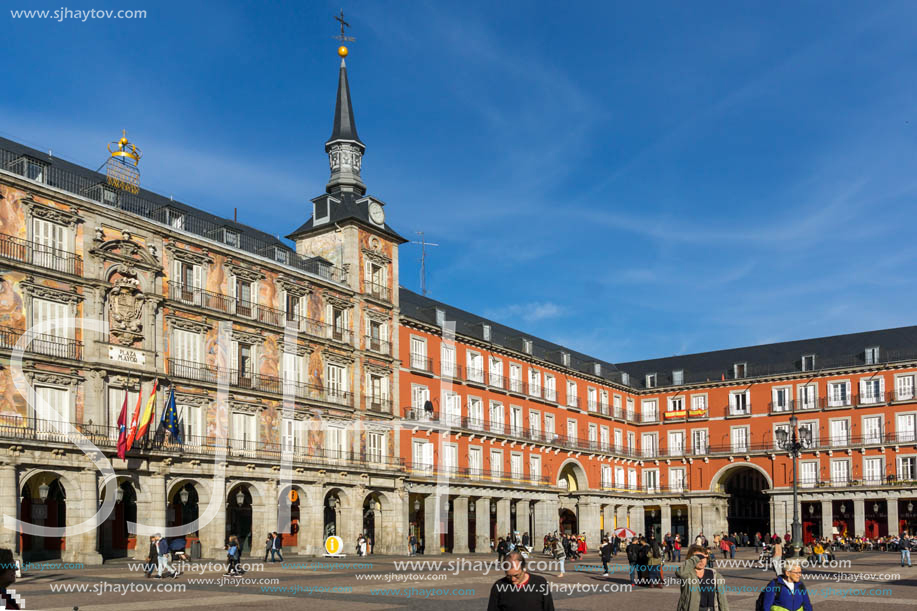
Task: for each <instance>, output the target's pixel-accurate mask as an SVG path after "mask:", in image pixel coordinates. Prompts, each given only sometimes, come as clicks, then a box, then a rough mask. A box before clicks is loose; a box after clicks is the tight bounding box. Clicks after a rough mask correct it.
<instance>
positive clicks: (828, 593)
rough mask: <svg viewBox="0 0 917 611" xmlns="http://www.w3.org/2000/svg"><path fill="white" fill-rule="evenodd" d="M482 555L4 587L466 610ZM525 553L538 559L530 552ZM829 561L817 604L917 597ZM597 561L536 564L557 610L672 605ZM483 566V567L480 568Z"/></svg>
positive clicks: (58, 574) (898, 605)
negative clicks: (562, 569)
mask: <svg viewBox="0 0 917 611" xmlns="http://www.w3.org/2000/svg"><path fill="white" fill-rule="evenodd" d="M752 556H753V554H752V552H751V551H750V550H742V551H740V553H739V554H738V556H737V560H740V561H744V562H745V563H751V559H752ZM618 559H619V560H620V559H622V556H621V555H619V556H618ZM407 560H417V561H418V562H420V563H422V562H443V565H441V567H440V568H438V569H437V568H433V567H431V566H430V565H426V566H419V565H418V566H415V567H414V568H413V569H406V568H405V567H404V566H401V565H400V563H401V562H404V561H407ZM489 560H491V558H490V557H483V556H475V555H469V556H461V557H456V556H439V557H428V558H424V557H423V556H418V557H416V558H406V557H392V556H370V557H369V558H366V559H363V558H359V557H356V556H353V557H351V556H348V557H346V558H339V559H328V558H290V557H288V558H287V559H286V561H285V562H284V563H276V564H271V563H267V564H264V565H263V566H260V567H259V566H250V567H249V570H248V572H247V573H246V574H245V575H243V576H242V577H234V578H223V577H222V574H223V569H222V568H219V567H217V566H209V567H208V566H206V565H205V564H201V563H193V564H192V565H191V566H190V567H187V571H186V572H185V574H183V575H181V576H179V577H178V578H176V579H163V580H159V579H155V578H152V579H147V578H145V577H144V575H143V574H142V573H141V572H140V571H139V569H138V568H137V567H136V566H135V565H134V564H133V563H129V562H128V561H116V562H112V563H109V564H106V565H105V566H103V567H94V568H85V569H67V570H61V569H58V568H55V567H53V566H50V565H49V566H46V567H44V569H45V570H38V568H35V569H30V570H28V571H27V573H26V574H25V575H24V576H23V577H22V578H21V579H20V580H19V582H17V583H16V584H15V585H14V586H13V589H15V590H16V591H17V592H18V593H20V594H21V595H22V596H23V597H24V601H25V608H26V609H43V610H62V611H73V609H74V608H78V609H79V610H80V611H95V610H99V611H103V610H111V611H133V610H136V609H163V608H167V609H170V608H174V609H179V608H180V609H190V610H193V611H209V610H217V609H220V610H224V609H226V608H229V607H231V608H265V609H268V608H269V609H271V610H272V611H282V610H285V609H302V608H305V607H308V608H320V609H334V610H337V609H342V610H354V611H376V610H379V609H410V610H413V609H436V610H437V611H453V610H454V611H459V610H460V611H470V610H472V609H485V608H486V607H487V597H488V595H489V592H490V586H491V584H492V583H493V582H494V580H495V579H496V578H497V577H499V576H500V575H499V574H498V573H495V572H494V569H493V568H492V567H491V568H489V569H488V568H487V567H484V566H482V565H483V563H484V562H486V561H489ZM534 560H542V558H541V557H540V556H536V557H535V558H534ZM838 560H839V561H841V562H844V561H850V563H851V565H850V566H849V567H839V568H826V569H816V568H808V569H806V574H805V575H804V577H803V579H804V581H805V582H806V584H807V586H808V588H809V590H810V591H812V592H813V595H812V599H813V602H814V603H815V608H816V609H823V610H828V609H830V610H831V611H853V610H854V609H855V610H857V611H862V610H863V609H885V610H887V611H896V609H900V610H901V611H903V610H904V609H905V608H909V609H912V608H913V606H914V601H915V600H917V567H915V568H907V567H905V568H901V567H900V566H899V565H898V554H893V553H882V552H867V553H839V554H838ZM462 561H464V562H465V564H464V565H463V566H458V567H456V563H461V562H462ZM544 561H546V559H544ZM255 562H257V560H255ZM357 563H359V564H357ZM396 563H397V565H398V566H396ZM600 567H601V564H600V563H599V561H598V555H597V554H594V553H590V554H589V555H587V556H586V558H584V559H583V560H582V561H580V562H577V563H572V564H571V563H567V574H566V575H565V576H564V577H558V576H557V574H558V572H557V571H556V570H549V571H535V572H539V573H541V574H543V575H545V576H546V577H547V578H548V581H549V582H551V583H553V584H556V587H557V588H563V589H564V591H560V590H558V591H555V593H554V602H555V606H556V608H558V609H570V610H573V609H584V610H585V609H608V608H609V607H610V606H618V605H622V604H624V605H627V609H628V610H629V611H636V610H639V609H647V610H650V609H652V610H654V611H655V610H657V609H672V610H674V609H675V606H676V603H677V601H678V593H679V590H678V587H677V585H675V584H674V583H670V584H667V585H666V586H665V587H664V588H661V589H647V588H634V589H633V591H625V590H626V588H627V584H628V578H627V567H626V564H625V565H623V566H621V565H618V566H617V567H616V569H615V570H613V571H612V574H611V575H610V576H609V577H607V578H606V577H603V576H602V573H601V570H600ZM456 568H458V569H459V570H458V571H456V570H455V569H456ZM488 570H489V574H485V571H488ZM718 570H720V571H721V572H722V573H723V574H724V575H725V577H726V580H727V584H728V585H729V587H730V588H731V591H730V592H729V594H728V597H729V606H730V609H732V610H733V611H751V610H753V609H754V606H755V599H756V598H757V590H758V589H760V588H761V587H763V586H764V585H766V584H767V580H768V578H769V576H770V575H771V574H770V573H768V572H765V571H763V570H761V569H758V568H754V567H740V566H734V567H726V566H720V567H718ZM664 576H665V577H667V578H671V577H672V568H671V567H666V569H665V571H664ZM267 580H269V582H268V581H267ZM141 588H142V589H141ZM157 590H159V591H157ZM603 590H604V591H603Z"/></svg>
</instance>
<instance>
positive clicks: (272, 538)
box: [264, 531, 283, 562]
mask: <svg viewBox="0 0 917 611" xmlns="http://www.w3.org/2000/svg"><path fill="white" fill-rule="evenodd" d="M268 555H270V556H271V562H277V558H278V557H280V561H281V562H283V535H281V534H280V533H278V532H277V531H274V532H269V533H268V534H267V538H266V539H265V540H264V561H265V562H267V557H268Z"/></svg>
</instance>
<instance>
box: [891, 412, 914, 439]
mask: <svg viewBox="0 0 917 611" xmlns="http://www.w3.org/2000/svg"><path fill="white" fill-rule="evenodd" d="M895 433H896V434H897V437H898V441H899V442H902V443H906V442H911V441H915V440H917V437H915V426H914V414H899V415H898V419H897V420H896V426H895Z"/></svg>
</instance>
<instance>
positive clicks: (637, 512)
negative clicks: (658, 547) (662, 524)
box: [630, 505, 646, 535]
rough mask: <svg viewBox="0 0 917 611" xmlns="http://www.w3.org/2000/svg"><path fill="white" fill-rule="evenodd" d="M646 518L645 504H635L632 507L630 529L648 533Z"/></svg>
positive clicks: (639, 533)
mask: <svg viewBox="0 0 917 611" xmlns="http://www.w3.org/2000/svg"><path fill="white" fill-rule="evenodd" d="M645 528H646V520H645V519H644V516H643V506H642V505H634V506H632V507H631V508H630V529H631V530H632V531H634V532H635V533H637V534H638V535H646V533H645V532H643V531H644V529H645Z"/></svg>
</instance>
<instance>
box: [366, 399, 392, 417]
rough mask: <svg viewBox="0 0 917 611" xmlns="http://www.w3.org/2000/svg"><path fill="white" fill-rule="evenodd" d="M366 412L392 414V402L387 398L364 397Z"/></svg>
mask: <svg viewBox="0 0 917 611" xmlns="http://www.w3.org/2000/svg"><path fill="white" fill-rule="evenodd" d="M366 410H367V411H370V412H377V413H380V414H390V413H392V400H391V399H389V398H388V397H381V396H377V395H366Z"/></svg>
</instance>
